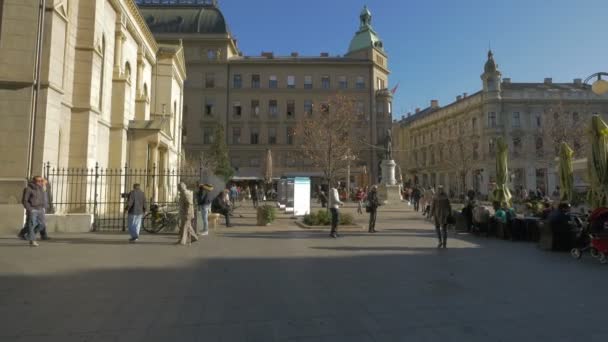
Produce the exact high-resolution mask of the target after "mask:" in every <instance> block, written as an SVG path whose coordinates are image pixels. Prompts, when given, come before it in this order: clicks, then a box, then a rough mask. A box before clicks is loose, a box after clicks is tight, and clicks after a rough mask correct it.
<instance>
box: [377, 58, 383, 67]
mask: <svg viewBox="0 0 608 342" xmlns="http://www.w3.org/2000/svg"><path fill="white" fill-rule="evenodd" d="M376 63H378V64H380V65H384V58H382V56H376Z"/></svg>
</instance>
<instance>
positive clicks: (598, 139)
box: [587, 115, 608, 209]
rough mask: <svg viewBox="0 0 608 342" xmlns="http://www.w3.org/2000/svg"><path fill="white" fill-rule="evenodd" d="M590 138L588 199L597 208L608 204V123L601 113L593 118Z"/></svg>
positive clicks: (593, 207)
mask: <svg viewBox="0 0 608 342" xmlns="http://www.w3.org/2000/svg"><path fill="white" fill-rule="evenodd" d="M590 138H591V155H590V156H589V158H588V161H587V162H588V172H589V183H590V184H589V185H590V189H589V194H588V196H589V197H588V199H589V204H590V205H591V207H592V209H597V208H600V207H606V206H608V125H606V123H605V122H604V121H603V120H602V119H601V118H600V117H599V115H594V116H593V117H592V118H591V132H590Z"/></svg>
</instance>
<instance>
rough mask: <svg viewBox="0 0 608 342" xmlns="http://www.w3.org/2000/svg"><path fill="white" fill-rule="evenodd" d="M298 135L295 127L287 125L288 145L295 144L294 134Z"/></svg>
mask: <svg viewBox="0 0 608 342" xmlns="http://www.w3.org/2000/svg"><path fill="white" fill-rule="evenodd" d="M295 135H296V130H295V129H294V128H293V127H287V135H286V136H287V145H293V144H294V136H295Z"/></svg>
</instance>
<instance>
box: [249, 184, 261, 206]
mask: <svg viewBox="0 0 608 342" xmlns="http://www.w3.org/2000/svg"><path fill="white" fill-rule="evenodd" d="M251 201H252V202H253V208H257V207H258V205H260V190H258V186H257V184H256V185H254V186H253V191H251Z"/></svg>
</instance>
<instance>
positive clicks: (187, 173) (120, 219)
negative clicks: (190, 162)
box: [44, 163, 203, 232]
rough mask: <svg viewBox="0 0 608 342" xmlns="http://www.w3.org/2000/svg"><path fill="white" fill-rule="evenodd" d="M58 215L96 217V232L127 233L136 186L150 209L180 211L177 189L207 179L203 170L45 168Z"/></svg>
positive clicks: (190, 186)
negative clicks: (131, 196)
mask: <svg viewBox="0 0 608 342" xmlns="http://www.w3.org/2000/svg"><path fill="white" fill-rule="evenodd" d="M44 176H45V178H46V179H47V180H48V181H49V185H50V191H51V194H52V203H53V208H54V213H55V214H92V215H93V217H94V221H93V230H94V231H101V232H111V231H125V230H126V228H127V220H126V219H127V215H126V213H125V211H124V208H125V204H126V197H127V196H126V195H127V194H128V193H129V191H130V190H131V189H132V188H133V184H140V186H141V190H142V191H144V193H145V194H146V198H147V200H148V207H149V206H150V205H151V204H156V205H158V206H159V207H169V208H176V207H177V185H178V184H179V183H180V182H184V183H186V184H187V185H188V188H190V189H193V188H194V187H195V186H196V184H197V183H198V182H199V180H201V179H202V176H203V168H202V167H201V168H182V169H158V168H156V166H155V165H153V166H152V167H151V168H150V169H131V168H129V167H127V166H125V167H124V168H117V169H111V168H101V167H99V163H96V164H95V167H94V168H51V165H50V163H47V164H46V165H45V170H44Z"/></svg>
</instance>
